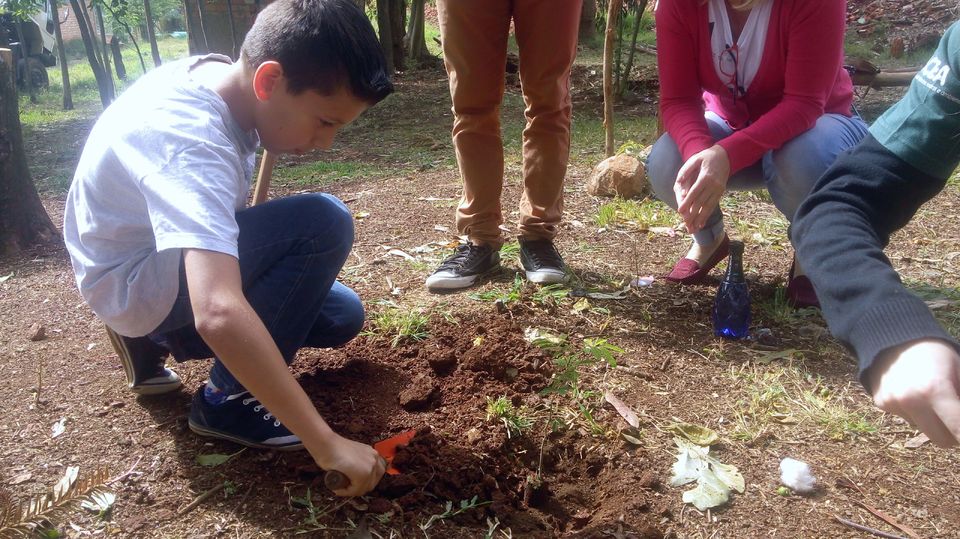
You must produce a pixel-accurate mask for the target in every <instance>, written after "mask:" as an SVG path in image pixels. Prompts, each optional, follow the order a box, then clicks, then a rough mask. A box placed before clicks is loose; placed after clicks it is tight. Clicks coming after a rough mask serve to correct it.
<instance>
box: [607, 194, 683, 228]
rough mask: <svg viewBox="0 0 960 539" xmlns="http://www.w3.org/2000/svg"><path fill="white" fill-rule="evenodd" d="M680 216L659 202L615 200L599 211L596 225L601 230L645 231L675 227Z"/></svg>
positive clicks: (649, 199) (650, 200)
mask: <svg viewBox="0 0 960 539" xmlns="http://www.w3.org/2000/svg"><path fill="white" fill-rule="evenodd" d="M680 222H681V221H680V216H679V215H678V214H677V212H676V211H674V210H673V208H671V207H669V206H667V205H666V204H664V203H663V202H660V201H659V200H656V199H652V198H647V199H644V200H639V201H637V200H627V199H622V198H615V199H613V200H612V201H610V202H606V203H604V204H602V205H601V206H600V207H599V208H598V209H597V215H596V216H595V217H594V223H596V225H597V226H599V227H601V228H616V227H623V228H630V229H640V230H645V229H649V228H650V227H654V226H663V227H674V226H677V225H678V224H680Z"/></svg>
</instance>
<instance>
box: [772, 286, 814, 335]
mask: <svg viewBox="0 0 960 539" xmlns="http://www.w3.org/2000/svg"><path fill="white" fill-rule="evenodd" d="M756 306H757V310H758V311H759V313H760V315H761V316H762V321H763V322H764V324H765V325H771V326H787V325H790V324H793V323H796V322H798V321H800V320H803V319H805V318H810V317H815V316H818V315H819V313H820V311H819V310H818V309H815V308H812V307H807V308H803V309H796V308H794V307H792V306H791V305H790V304H789V303H787V289H786V287H784V286H778V287H777V288H776V290H774V292H773V295H772V296H769V297H766V298H761V299H759V300H758V301H757V302H756Z"/></svg>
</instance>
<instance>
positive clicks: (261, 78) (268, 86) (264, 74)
mask: <svg viewBox="0 0 960 539" xmlns="http://www.w3.org/2000/svg"><path fill="white" fill-rule="evenodd" d="M282 78H283V67H281V66H280V62H276V61H273V60H270V61H267V62H264V63H262V64H260V65H259V66H257V70H256V71H255V72H254V73H253V93H254V94H256V96H257V99H258V100H259V101H268V100H269V99H270V96H272V95H273V92H275V91H276V90H277V85H278V84H279V82H280V79H282Z"/></svg>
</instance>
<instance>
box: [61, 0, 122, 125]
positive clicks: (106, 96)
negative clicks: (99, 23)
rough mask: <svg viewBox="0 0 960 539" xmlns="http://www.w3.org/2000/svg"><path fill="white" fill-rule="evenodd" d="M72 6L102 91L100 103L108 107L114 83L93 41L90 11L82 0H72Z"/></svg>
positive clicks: (84, 46)
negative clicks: (84, 7)
mask: <svg viewBox="0 0 960 539" xmlns="http://www.w3.org/2000/svg"><path fill="white" fill-rule="evenodd" d="M70 7H72V8H73V14H74V16H75V17H76V18H77V26H78V27H79V29H80V38H81V39H82V40H83V48H84V49H85V50H86V51H87V61H88V62H90V69H91V70H92V71H93V76H94V78H95V79H97V89H98V90H99V91H100V103H101V104H102V105H103V107H104V108H106V107H107V105H109V104H110V102H111V101H113V92H112V90H111V88H112V87H113V85H112V84H110V81H108V80H107V77H108V76H109V75H110V74H109V73H105V72H104V70H103V64H101V63H100V60H99V59H97V48H96V46H95V44H94V42H93V37H91V35H90V34H91V33H92V32H91V28H92V26H91V25H90V20H89V19H88V18H87V15H88V13H85V12H84V10H83V8H82V7H81V2H80V0H70Z"/></svg>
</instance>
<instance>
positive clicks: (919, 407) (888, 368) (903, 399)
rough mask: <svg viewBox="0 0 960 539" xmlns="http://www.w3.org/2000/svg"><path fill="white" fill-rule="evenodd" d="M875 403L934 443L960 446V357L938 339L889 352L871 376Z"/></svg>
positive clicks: (884, 355)
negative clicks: (912, 426) (918, 430)
mask: <svg viewBox="0 0 960 539" xmlns="http://www.w3.org/2000/svg"><path fill="white" fill-rule="evenodd" d="M868 378H869V382H870V387H871V388H873V402H874V404H876V405H877V406H878V407H879V408H880V409H881V410H884V411H886V412H890V413H892V414H897V415H898V416H900V417H903V418H904V419H906V420H908V421H910V422H911V423H913V425H915V426H916V427H917V428H918V429H920V430H921V431H923V433H924V434H926V435H927V436H928V437H929V438H930V440H932V441H933V443H935V444H937V445H939V446H941V447H950V446H954V445H957V444H958V443H960V356H958V355H957V351H956V350H955V349H954V348H953V347H952V346H950V345H948V344H947V343H945V342H943V341H941V340H937V339H927V340H920V341H913V342H911V343H908V344H906V345H903V346H899V347H897V348H893V349H891V350H888V351H887V352H884V354H882V355H881V356H879V357H878V358H877V363H876V364H874V365H873V366H872V367H870V372H869V373H868Z"/></svg>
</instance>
